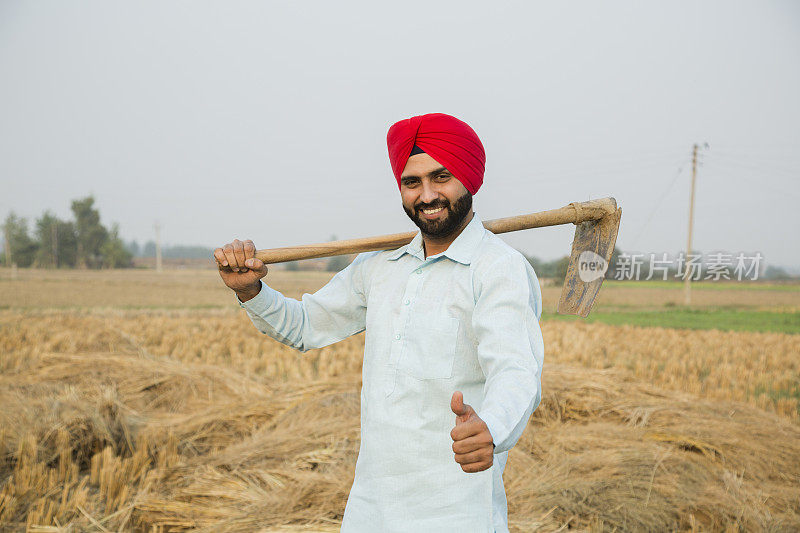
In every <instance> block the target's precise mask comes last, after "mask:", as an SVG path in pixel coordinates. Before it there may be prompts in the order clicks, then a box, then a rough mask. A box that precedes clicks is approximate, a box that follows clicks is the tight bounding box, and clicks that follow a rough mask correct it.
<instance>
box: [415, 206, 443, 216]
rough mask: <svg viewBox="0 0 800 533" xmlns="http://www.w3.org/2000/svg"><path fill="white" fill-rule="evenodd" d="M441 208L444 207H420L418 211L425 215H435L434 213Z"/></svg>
mask: <svg viewBox="0 0 800 533" xmlns="http://www.w3.org/2000/svg"><path fill="white" fill-rule="evenodd" d="M442 209H444V207H437V208H435V209H420V211H422V212H423V213H424V214H426V215H435V214H436V213H438V212H439V211H441V210H442Z"/></svg>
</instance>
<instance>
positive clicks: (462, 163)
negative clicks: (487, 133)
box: [386, 113, 486, 194]
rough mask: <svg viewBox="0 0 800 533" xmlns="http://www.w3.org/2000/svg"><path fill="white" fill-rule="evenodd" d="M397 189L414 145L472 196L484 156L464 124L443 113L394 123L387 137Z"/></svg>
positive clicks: (480, 172) (481, 145)
mask: <svg viewBox="0 0 800 533" xmlns="http://www.w3.org/2000/svg"><path fill="white" fill-rule="evenodd" d="M386 144H387V146H388V148H389V161H390V162H391V164H392V171H393V172H394V177H395V178H397V186H398V187H400V176H401V175H402V173H403V169H404V168H405V167H406V162H408V158H409V157H410V154H411V150H412V148H413V147H414V145H417V146H419V147H420V148H421V149H422V150H423V151H424V152H425V153H427V154H428V155H430V156H431V157H432V158H434V159H435V160H436V161H437V162H438V163H440V164H441V165H442V166H444V167H445V168H446V169H447V170H449V171H450V173H451V174H452V175H453V176H455V178H456V179H457V180H458V181H460V182H461V183H462V184H463V185H464V187H466V188H467V190H468V191H469V192H470V193H471V194H475V193H476V192H478V189H479V188H480V186H481V184H482V183H483V172H484V169H485V166H486V153H485V152H484V150H483V144H481V140H480V139H479V138H478V135H477V134H476V133H475V132H474V131H473V129H472V128H470V127H469V125H468V124H467V123H466V122H463V121H461V120H459V119H457V118H456V117H453V116H450V115H445V114H444V113H428V114H427V115H419V116H416V117H411V118H407V119H405V120H401V121H399V122H396V123H394V125H392V127H391V128H389V133H388V134H387V135H386Z"/></svg>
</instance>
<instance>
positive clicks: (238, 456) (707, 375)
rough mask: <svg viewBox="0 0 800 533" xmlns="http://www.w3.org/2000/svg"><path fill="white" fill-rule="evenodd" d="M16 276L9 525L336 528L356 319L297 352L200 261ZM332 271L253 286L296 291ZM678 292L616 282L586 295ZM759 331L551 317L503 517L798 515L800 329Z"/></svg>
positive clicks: (538, 524) (8, 338)
mask: <svg viewBox="0 0 800 533" xmlns="http://www.w3.org/2000/svg"><path fill="white" fill-rule="evenodd" d="M8 276H9V273H8V272H7V271H5V272H3V271H0V371H1V377H0V405H2V406H3V408H2V410H1V412H0V453H2V462H0V529H1V530H11V531H15V530H19V531H23V530H25V529H26V528H27V529H28V530H30V531H118V530H119V531H127V530H141V531H179V530H185V529H192V530H206V531H336V530H338V525H339V523H340V521H341V516H342V512H343V510H344V505H345V502H346V499H347V494H348V492H349V488H350V485H351V483H352V479H353V468H354V465H355V459H356V455H357V451H358V443H359V387H360V379H361V375H360V368H361V356H362V348H363V340H364V339H363V335H358V336H355V337H352V338H350V339H347V340H346V341H343V342H341V343H338V344H336V345H333V346H329V347H326V348H323V349H320V350H314V351H310V352H308V353H306V354H300V353H299V352H295V351H293V350H291V349H290V348H287V347H285V346H283V345H281V344H279V343H277V342H275V341H273V340H271V339H269V338H267V337H265V336H263V335H261V334H259V333H258V332H257V331H256V330H255V329H254V328H253V327H252V325H251V324H250V322H249V320H248V319H247V318H246V316H245V315H244V312H243V311H241V310H240V309H239V308H238V306H237V305H236V304H235V302H234V299H233V296H232V295H231V294H230V293H229V291H227V290H226V289H225V288H224V287H223V286H222V284H221V282H220V281H219V280H218V277H217V276H216V273H215V272H213V271H168V272H164V273H162V274H157V273H155V272H151V271H136V272H125V271H110V272H100V273H97V272H77V271H75V272H66V271H64V272H53V271H50V272H47V271H20V272H19V273H18V279H16V280H10V279H8ZM329 276H330V275H329V274H324V273H288V272H275V273H274V274H273V273H270V274H269V275H268V277H267V281H268V282H269V283H270V284H271V285H273V286H274V287H275V288H277V289H279V290H281V291H283V292H284V293H285V294H287V295H288V296H292V297H299V296H300V295H301V294H302V292H305V291H309V292H313V291H314V290H315V289H316V288H318V287H320V286H321V285H322V284H323V283H324V282H325V281H326V280H327V278H328V277H329ZM795 289H796V288H795V287H761V288H759V289H758V290H755V289H754V288H753V286H747V287H743V286H728V287H724V288H720V287H718V286H705V287H704V286H702V285H701V286H700V288H698V289H697V290H696V291H695V293H694V303H695V309H696V310H698V311H707V312H708V313H711V316H712V318H713V316H714V315H713V313H714V312H716V310H719V309H725V310H728V311H730V310H737V311H741V312H750V311H752V312H775V313H776V315H777V314H779V313H780V314H781V315H780V316H786V317H789V324H791V323H792V320H794V318H793V317H796V314H797V311H798V310H800V291H797V290H795ZM558 290H559V289H558V288H555V287H552V288H551V287H548V288H545V289H544V300H545V309H546V310H550V311H552V310H553V309H554V308H555V302H556V301H557V298H558ZM681 298H682V293H681V292H680V290H676V288H675V287H673V286H669V285H667V286H663V287H659V286H658V285H651V286H637V285H631V284H614V283H610V284H607V285H606V286H604V288H603V289H602V290H601V297H600V299H599V301H598V302H597V304H596V311H597V313H598V315H602V314H608V315H614V314H615V313H616V314H617V315H619V316H622V315H624V313H633V314H636V313H639V312H642V313H645V312H652V311H654V310H661V311H663V310H666V311H669V310H670V309H672V308H673V307H674V306H676V304H677V303H678V302H680V301H681ZM734 329H737V328H734ZM770 329H771V328H767V330H766V331H720V330H716V329H698V330H687V329H667V328H659V327H636V326H632V325H627V324H618V325H615V324H605V323H601V322H591V323H587V322H584V321H564V320H545V321H543V323H542V330H543V334H544V338H545V350H546V351H545V369H544V373H543V400H542V404H541V406H540V407H539V409H538V410H537V411H536V412H535V413H534V415H533V416H532V418H531V420H530V422H529V426H528V428H527V430H526V432H525V434H524V435H523V437H522V439H521V440H520V442H519V443H518V445H517V446H516V447H515V448H514V449H513V450H512V452H511V453H510V456H509V462H508V466H507V467H506V473H505V476H504V478H505V483H506V492H507V494H508V500H509V521H510V526H511V529H512V531H530V530H534V529H538V530H542V531H555V530H559V529H566V528H572V529H578V530H594V531H602V530H614V529H616V530H642V531H643V530H650V531H656V530H686V531H690V530H716V531H724V530H733V531H739V530H748V531H749V530H756V531H758V530H765V531H792V530H797V529H800V444H798V443H800V407H799V406H800V358H798V354H800V335H796V334H787V333H785V332H783V329H782V328H778V329H777V330H770ZM790 329H791V328H790Z"/></svg>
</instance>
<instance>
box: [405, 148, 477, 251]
mask: <svg viewBox="0 0 800 533" xmlns="http://www.w3.org/2000/svg"><path fill="white" fill-rule="evenodd" d="M400 196H401V197H402V199H403V210H405V212H406V214H407V215H408V217H409V218H410V219H411V220H412V221H413V222H414V224H416V225H417V227H418V228H419V229H420V230H421V231H422V233H424V234H425V235H428V236H430V237H447V236H448V235H450V234H451V233H453V231H455V230H456V229H457V228H459V227H460V226H461V223H462V222H463V221H464V218H465V217H466V216H467V215H469V213H470V212H471V210H472V195H471V194H470V193H469V191H468V190H467V188H466V187H464V185H462V184H461V182H460V181H458V180H457V179H456V178H455V177H454V176H453V175H452V174H450V172H449V171H448V170H447V169H446V168H444V167H443V166H442V165H441V164H439V162H438V161H436V160H435V159H434V158H432V157H431V156H429V155H428V154H416V155H413V156H411V157H409V158H408V162H407V163H406V167H405V168H404V169H403V173H402V174H401V176H400Z"/></svg>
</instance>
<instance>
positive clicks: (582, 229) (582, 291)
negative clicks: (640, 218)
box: [557, 202, 622, 317]
mask: <svg viewBox="0 0 800 533" xmlns="http://www.w3.org/2000/svg"><path fill="white" fill-rule="evenodd" d="M579 206H580V204H577V205H576V206H575V208H576V211H579V210H580V207H579ZM614 207H616V202H615V203H614ZM621 217H622V209H621V208H616V209H615V210H613V211H612V212H609V213H608V214H606V215H605V216H604V217H603V218H600V219H597V220H587V221H585V222H580V223H578V224H576V225H575V238H574V239H573V240H572V254H571V255H570V258H569V266H568V267H567V275H566V277H565V278H564V286H563V287H562V289H561V298H560V299H559V301H558V308H557V312H558V313H559V314H564V315H578V316H582V317H586V316H588V315H589V311H591V309H592V304H594V300H595V298H596V297H597V293H598V291H599V290H600V286H601V285H602V284H603V278H604V277H605V273H606V270H607V269H608V265H609V263H610V261H611V254H612V253H614V244H615V243H616V242H617V233H618V232H619V222H620V218H621ZM578 219H580V213H579V212H578V213H576V220H578Z"/></svg>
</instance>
